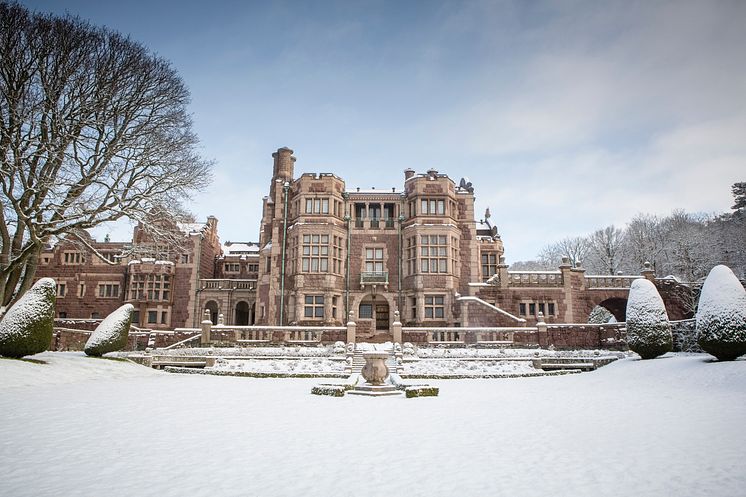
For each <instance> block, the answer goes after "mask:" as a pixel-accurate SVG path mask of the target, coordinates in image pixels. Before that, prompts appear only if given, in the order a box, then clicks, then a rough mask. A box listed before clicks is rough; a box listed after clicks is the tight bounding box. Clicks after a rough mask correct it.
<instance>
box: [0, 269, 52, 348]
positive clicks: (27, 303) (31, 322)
mask: <svg viewBox="0 0 746 497" xmlns="http://www.w3.org/2000/svg"><path fill="white" fill-rule="evenodd" d="M56 287H57V284H56V283H55V281H54V280H53V279H52V278H42V279H40V280H39V281H37V282H36V283H34V286H32V287H31V288H30V289H29V290H28V291H27V292H26V293H25V294H24V295H23V296H22V297H21V298H20V299H18V302H16V303H15V304H14V305H13V307H11V308H10V309H8V312H6V313H5V316H4V317H3V320H2V321H0V355H4V356H6V357H23V356H26V355H32V354H37V353H39V352H44V351H45V350H47V349H48V348H49V345H50V343H51V342H52V333H53V331H54V302H55V290H56Z"/></svg>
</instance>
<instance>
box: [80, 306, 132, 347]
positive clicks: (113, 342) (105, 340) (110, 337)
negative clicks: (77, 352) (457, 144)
mask: <svg viewBox="0 0 746 497" xmlns="http://www.w3.org/2000/svg"><path fill="white" fill-rule="evenodd" d="M134 310H135V307H134V306H133V305H132V304H124V305H123V306H122V307H120V308H119V309H117V310H115V311H114V312H112V313H111V314H109V315H108V316H106V318H104V320H103V321H101V324H99V325H98V326H97V327H96V329H95V330H94V331H93V333H91V336H90V338H88V341H87V342H86V344H85V348H84V349H83V350H84V351H85V353H86V354H87V355H92V356H101V355H104V354H106V353H107V352H115V351H117V350H121V349H123V348H124V347H125V345H127V336H128V335H129V331H130V324H132V313H133V311H134Z"/></svg>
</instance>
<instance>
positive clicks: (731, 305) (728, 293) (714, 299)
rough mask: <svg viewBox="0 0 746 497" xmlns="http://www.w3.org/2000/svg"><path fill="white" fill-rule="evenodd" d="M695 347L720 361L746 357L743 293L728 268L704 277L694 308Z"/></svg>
mask: <svg viewBox="0 0 746 497" xmlns="http://www.w3.org/2000/svg"><path fill="white" fill-rule="evenodd" d="M696 321H697V343H698V344H699V346H700V347H702V349H703V350H704V351H705V352H707V353H709V354H712V355H714V356H715V357H717V358H718V359H719V360H721V361H732V360H734V359H736V358H737V357H738V356H741V355H743V354H746V290H744V289H743V285H741V282H740V281H738V278H736V275H735V274H733V271H731V270H730V268H729V267H727V266H723V265H720V266H715V267H714V268H712V270H711V271H710V274H709V275H707V279H706V280H705V283H704V285H703V286H702V293H701V294H700V297H699V306H698V307H697V316H696Z"/></svg>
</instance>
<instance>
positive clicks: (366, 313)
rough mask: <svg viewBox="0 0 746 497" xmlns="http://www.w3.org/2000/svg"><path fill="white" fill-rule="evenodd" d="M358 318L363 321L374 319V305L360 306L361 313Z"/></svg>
mask: <svg viewBox="0 0 746 497" xmlns="http://www.w3.org/2000/svg"><path fill="white" fill-rule="evenodd" d="M358 316H359V317H360V318H362V319H371V318H373V305H372V304H360V311H359V312H358Z"/></svg>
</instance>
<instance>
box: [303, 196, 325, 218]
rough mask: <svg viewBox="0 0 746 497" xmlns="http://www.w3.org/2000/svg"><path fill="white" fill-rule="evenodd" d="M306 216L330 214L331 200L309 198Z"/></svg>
mask: <svg viewBox="0 0 746 497" xmlns="http://www.w3.org/2000/svg"><path fill="white" fill-rule="evenodd" d="M306 214H329V199H328V198H307V199H306Z"/></svg>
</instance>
